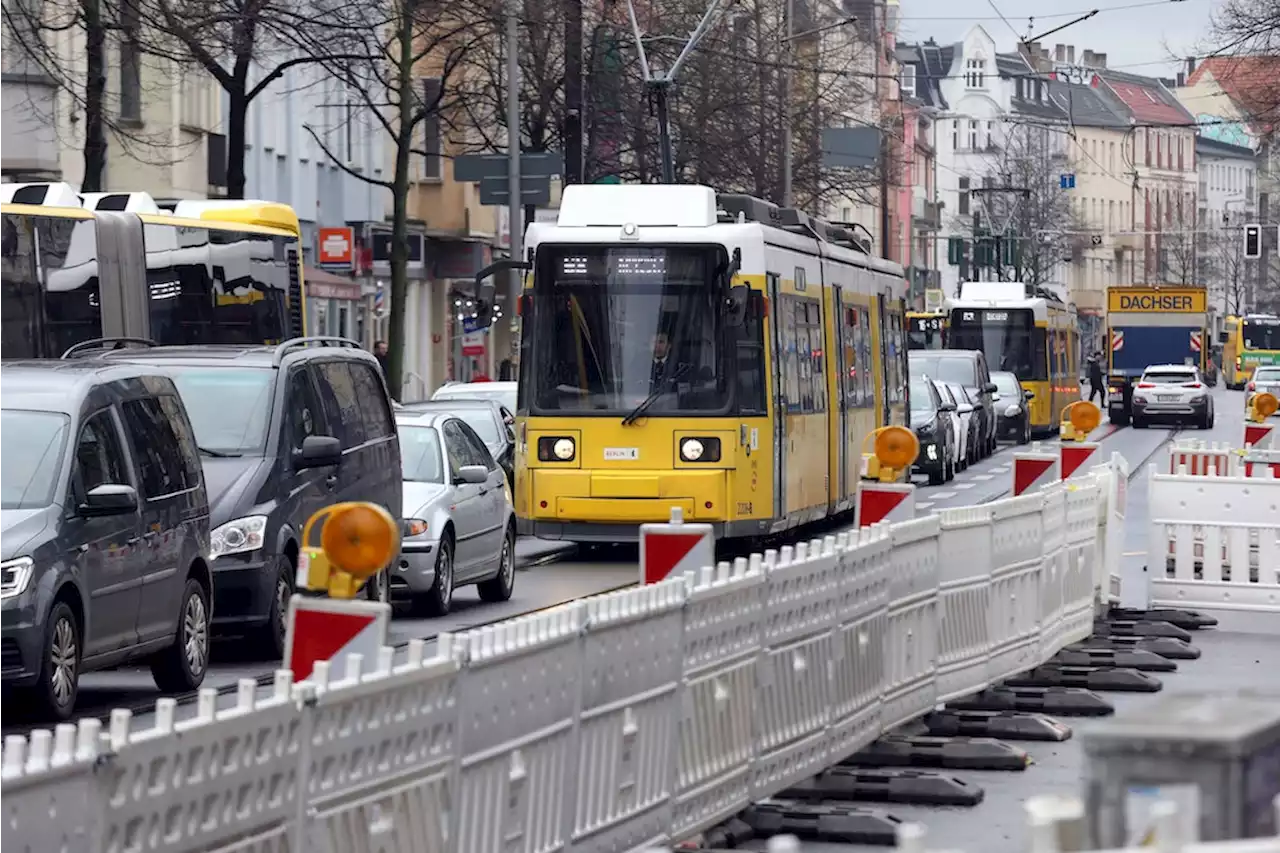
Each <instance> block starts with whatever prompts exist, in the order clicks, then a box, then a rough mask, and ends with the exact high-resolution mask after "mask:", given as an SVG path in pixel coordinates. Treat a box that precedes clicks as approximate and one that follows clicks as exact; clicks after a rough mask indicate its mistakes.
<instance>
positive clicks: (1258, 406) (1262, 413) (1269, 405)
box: [1249, 392, 1280, 424]
mask: <svg viewBox="0 0 1280 853" xmlns="http://www.w3.org/2000/svg"><path fill="white" fill-rule="evenodd" d="M1277 409H1280V400H1277V399H1276V396H1275V395H1274V394H1268V393H1265V392H1264V393H1262V394H1254V395H1253V396H1252V397H1250V398H1249V420H1251V421H1253V422H1254V423H1256V424H1260V423H1262V422H1263V421H1265V420H1266V419H1267V418H1269V417H1271V416H1272V415H1274V414H1275V413H1276V410H1277Z"/></svg>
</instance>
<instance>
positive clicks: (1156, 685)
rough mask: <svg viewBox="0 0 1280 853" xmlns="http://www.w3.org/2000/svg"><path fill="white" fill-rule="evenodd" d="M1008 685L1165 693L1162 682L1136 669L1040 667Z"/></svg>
mask: <svg viewBox="0 0 1280 853" xmlns="http://www.w3.org/2000/svg"><path fill="white" fill-rule="evenodd" d="M1005 683H1006V684H1009V685H1010V686H1013V687H1083V688H1085V689H1086V690H1100V691H1103V692H1108V691H1110V692H1113V693H1158V692H1160V691H1161V690H1163V689H1164V684H1163V683H1162V682H1161V681H1160V679H1158V678H1156V677H1155V676H1153V675H1147V674H1146V673H1145V672H1138V671H1137V670H1136V669H1108V668H1105V667H1102V668H1099V667H1093V666H1054V665H1046V666H1038V667H1036V668H1035V669H1033V670H1031V671H1030V672H1024V673H1022V674H1021V675H1015V676H1014V677H1013V678H1010V679H1007V680H1006V681H1005Z"/></svg>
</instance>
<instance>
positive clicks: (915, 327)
mask: <svg viewBox="0 0 1280 853" xmlns="http://www.w3.org/2000/svg"><path fill="white" fill-rule="evenodd" d="M907 331H908V338H907V348H908V349H911V350H920V349H942V348H943V347H944V346H946V329H945V328H944V324H943V320H942V317H941V316H940V315H919V314H917V315H915V316H908V317H907Z"/></svg>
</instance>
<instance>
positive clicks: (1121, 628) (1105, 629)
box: [1093, 619, 1191, 643]
mask: <svg viewBox="0 0 1280 853" xmlns="http://www.w3.org/2000/svg"><path fill="white" fill-rule="evenodd" d="M1093 633H1095V634H1098V635H1100V636H1103V637H1173V638H1175V639H1178V640H1183V641H1185V642H1188V643H1189V642H1191V632H1190V631H1187V630H1185V629H1183V628H1179V627H1178V626H1177V625H1174V624H1172V623H1170V622H1150V621H1134V620H1130V619H1113V620H1108V621H1106V622H1094V623H1093Z"/></svg>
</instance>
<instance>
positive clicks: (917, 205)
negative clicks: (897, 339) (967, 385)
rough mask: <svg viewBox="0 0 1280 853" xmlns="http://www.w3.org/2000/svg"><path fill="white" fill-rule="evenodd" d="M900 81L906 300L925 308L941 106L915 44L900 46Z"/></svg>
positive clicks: (932, 261)
mask: <svg viewBox="0 0 1280 853" xmlns="http://www.w3.org/2000/svg"><path fill="white" fill-rule="evenodd" d="M895 53H896V55H897V59H898V65H899V68H900V69H901V70H900V72H899V83H900V85H901V91H902V119H903V122H902V128H903V140H902V147H903V151H904V152H907V156H906V157H905V158H904V161H903V162H902V164H901V170H902V177H901V181H900V185H899V187H898V190H897V192H898V209H899V210H901V211H904V212H906V213H907V220H908V223H909V227H907V228H906V229H905V237H904V241H903V243H904V245H903V246H902V247H901V249H900V251H901V257H902V258H903V259H904V263H905V265H906V267H907V281H908V283H909V285H910V299H911V301H912V303H913V304H914V305H915V306H916V307H919V308H923V307H924V293H925V291H926V290H933V289H938V288H941V286H942V273H941V271H940V269H939V267H938V253H939V246H938V242H939V241H938V233H939V229H940V228H941V227H942V210H943V208H942V204H941V203H940V202H939V201H938V179H937V176H938V157H937V126H938V122H937V116H938V114H939V113H940V112H942V111H943V110H944V109H945V108H946V102H945V101H944V100H943V98H942V92H941V91H940V90H939V88H938V80H937V79H935V78H934V77H932V76H930V74H929V70H928V66H927V65H926V63H925V61H924V56H923V54H922V52H921V49H920V46H919V45H899V46H898V48H897V50H896V51H895Z"/></svg>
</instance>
